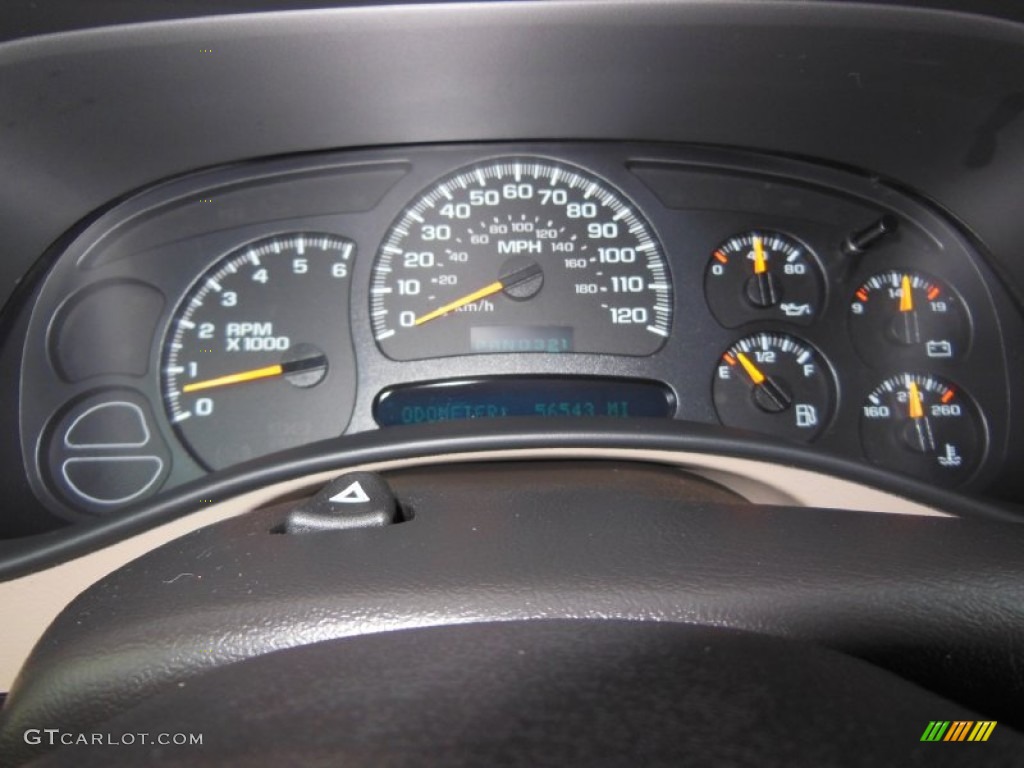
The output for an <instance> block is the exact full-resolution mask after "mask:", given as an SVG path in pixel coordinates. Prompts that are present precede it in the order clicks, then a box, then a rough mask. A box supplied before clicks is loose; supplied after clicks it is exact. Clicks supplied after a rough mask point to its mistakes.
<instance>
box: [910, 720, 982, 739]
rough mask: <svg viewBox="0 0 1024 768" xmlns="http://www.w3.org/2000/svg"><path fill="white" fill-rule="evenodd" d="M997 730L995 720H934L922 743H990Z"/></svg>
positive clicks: (929, 724) (923, 736)
mask: <svg viewBox="0 0 1024 768" xmlns="http://www.w3.org/2000/svg"><path fill="white" fill-rule="evenodd" d="M995 729H996V721H995V720H978V721H977V722H975V721H974V720H953V721H952V722H950V721H949V720H932V721H930V722H929V723H928V727H927V728H925V729H924V733H923V734H921V741H988V737H989V736H991V735H992V731H994V730H995Z"/></svg>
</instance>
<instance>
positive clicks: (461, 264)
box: [370, 157, 672, 360]
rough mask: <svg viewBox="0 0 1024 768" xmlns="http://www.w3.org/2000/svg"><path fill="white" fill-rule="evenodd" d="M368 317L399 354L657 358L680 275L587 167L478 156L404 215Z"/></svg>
mask: <svg viewBox="0 0 1024 768" xmlns="http://www.w3.org/2000/svg"><path fill="white" fill-rule="evenodd" d="M370 294H371V295H370V314H371V319H372V323H373V332H374V336H375V338H376V340H377V344H378V345H379V346H380V349H381V351H382V352H384V354H386V355H387V356H388V357H390V358H392V359H394V360H417V359H423V358H430V357H443V356H449V355H465V354H477V353H501V352H549V353H559V352H589V353H605V354H616V355H637V356H644V355H651V354H653V353H655V352H657V351H658V350H659V349H660V348H661V346H662V345H663V344H664V342H665V339H666V338H667V337H668V335H669V332H670V330H671V327H672V286H671V280H670V275H669V270H668V267H667V265H666V263H665V257H664V254H663V251H662V247H661V244H660V242H659V241H658V239H657V237H656V236H655V234H654V231H653V229H652V228H651V226H650V224H649V223H648V222H647V221H646V220H645V219H644V217H643V216H642V215H641V213H640V211H639V209H638V208H637V207H636V205H635V204H634V203H632V202H631V201H630V200H628V199H627V198H626V197H625V196H624V195H623V193H622V192H620V191H619V190H617V189H615V188H614V187H612V186H611V185H610V184H608V183H607V182H605V181H603V180H601V179H599V178H597V177H596V176H594V175H593V174H591V173H589V172H587V171H583V170H581V169H579V168H576V167H573V166H569V165H565V164H562V163H554V162H551V161H548V160H541V159H537V158H528V157H513V158H506V159H499V160H493V161H490V162H487V163H484V164H481V165H475V166H471V167H469V168H466V169H463V170H461V171H458V172H456V173H455V174H453V175H451V176H449V177H447V178H445V179H443V180H442V181H440V182H438V183H436V184H434V185H432V186H431V187H430V188H429V189H427V190H426V191H424V192H423V193H422V194H420V195H419V196H418V197H417V198H416V199H415V201H414V202H413V203H412V204H411V205H409V206H408V207H407V208H406V210H405V211H404V212H403V213H402V214H401V215H400V216H399V217H398V219H397V220H396V221H395V222H394V224H393V225H392V226H391V228H390V230H389V231H388V233H387V235H386V237H385V239H384V242H383V245H382V246H381V248H380V251H379V253H378V254H377V259H376V261H375V263H374V266H373V280H372V286H371V288H370Z"/></svg>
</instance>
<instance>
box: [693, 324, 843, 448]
mask: <svg viewBox="0 0 1024 768" xmlns="http://www.w3.org/2000/svg"><path fill="white" fill-rule="evenodd" d="M834 391H835V390H834V387H833V384H832V378H831V376H830V375H829V371H828V366H827V365H826V364H825V362H824V360H823V359H822V358H821V356H820V355H819V354H818V353H817V352H816V351H815V350H814V349H813V348H812V347H811V346H810V345H809V344H807V343H806V342H804V341H801V340H800V339H797V338H795V337H793V336H788V335H786V334H781V333H756V334H754V335H752V336H747V337H746V338H743V339H740V340H739V341H737V342H736V343H735V344H733V345H732V346H731V347H729V349H727V350H726V351H725V354H723V355H722V357H721V360H720V362H719V365H718V368H717V369H716V371H715V379H714V384H713V386H712V393H713V397H714V401H715V410H716V411H717V412H718V418H719V419H720V420H721V422H722V423H723V424H726V425H728V426H730V427H740V428H742V429H750V430H753V431H755V432H767V433H769V434H773V435H781V436H783V437H788V438H790V439H793V440H804V441H810V440H813V439H814V438H815V437H817V436H818V434H820V433H821V430H822V429H823V428H824V426H825V425H826V424H827V423H828V420H829V416H830V414H831V412H832V408H833V400H834Z"/></svg>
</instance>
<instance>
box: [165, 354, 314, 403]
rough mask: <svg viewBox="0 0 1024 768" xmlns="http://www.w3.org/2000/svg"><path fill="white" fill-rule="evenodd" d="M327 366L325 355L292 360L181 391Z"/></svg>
mask: <svg viewBox="0 0 1024 768" xmlns="http://www.w3.org/2000/svg"><path fill="white" fill-rule="evenodd" d="M325 365H327V358H326V357H324V356H323V355H318V356H316V357H307V358H304V359H302V360H292V361H290V362H287V363H279V364H277V365H267V366H264V367H263V368H252V369H251V370H248V371H239V372H238V373H229V374H227V375H226V376H217V377H215V378H212V379H205V380H203V381H193V382H191V383H189V384H186V385H185V386H183V387H182V388H181V391H182V392H183V393H185V394H188V393H189V392H199V391H201V390H204V389H215V388H217V387H226V386H229V385H231V384H244V383H245V382H247V381H258V380H259V379H269V378H273V377H274V376H285V375H287V374H289V373H298V372H299V371H308V370H312V369H314V368H323V367H324V366H325Z"/></svg>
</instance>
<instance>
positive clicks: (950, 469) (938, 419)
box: [860, 373, 985, 486]
mask: <svg viewBox="0 0 1024 768" xmlns="http://www.w3.org/2000/svg"><path fill="white" fill-rule="evenodd" d="M860 434H861V443H862V445H863V447H864V454H865V455H866V456H867V457H868V458H869V459H870V460H871V461H872V462H874V463H875V464H879V465H881V466H883V467H885V468H887V469H893V470H896V471H901V472H907V473H909V474H913V475H916V476H918V477H920V478H922V479H923V480H927V481H929V482H934V483H937V484H941V485H946V486H953V485H959V484H960V483H962V482H963V481H965V480H966V479H967V478H968V477H970V476H971V474H972V473H973V472H974V470H975V468H977V466H978V463H979V462H980V461H981V457H982V453H983V450H984V440H985V428H984V424H983V423H982V421H981V417H980V416H979V414H978V412H977V410H976V409H975V408H974V405H973V404H972V403H971V401H970V399H969V398H968V397H966V396H965V395H964V393H963V392H961V391H960V390H959V389H957V388H956V387H955V386H953V385H952V384H950V383H949V382H947V381H945V380H943V379H940V378H938V377H937V376H930V375H923V374H918V373H901V374H898V375H896V376H893V377H891V378H889V379H886V380H885V381H883V382H882V383H881V384H880V385H879V386H878V387H876V388H875V389H874V390H873V391H872V392H871V394H870V395H868V398H867V401H866V402H865V403H864V406H863V409H862V412H861V428H860Z"/></svg>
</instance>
